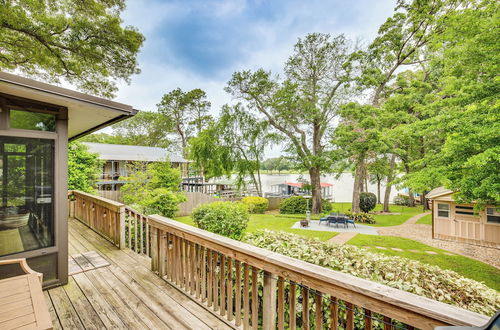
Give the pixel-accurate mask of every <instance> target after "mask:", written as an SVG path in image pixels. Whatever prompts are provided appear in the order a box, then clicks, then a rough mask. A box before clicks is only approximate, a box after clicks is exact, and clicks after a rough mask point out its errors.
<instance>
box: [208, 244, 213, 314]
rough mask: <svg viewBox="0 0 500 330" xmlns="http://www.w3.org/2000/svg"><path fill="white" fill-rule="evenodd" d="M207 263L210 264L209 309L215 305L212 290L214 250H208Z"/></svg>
mask: <svg viewBox="0 0 500 330" xmlns="http://www.w3.org/2000/svg"><path fill="white" fill-rule="evenodd" d="M207 263H208V290H207V299H208V307H211V306H212V303H213V298H212V294H213V290H212V284H213V280H212V277H213V274H214V268H213V267H214V263H213V260H212V250H209V249H207Z"/></svg>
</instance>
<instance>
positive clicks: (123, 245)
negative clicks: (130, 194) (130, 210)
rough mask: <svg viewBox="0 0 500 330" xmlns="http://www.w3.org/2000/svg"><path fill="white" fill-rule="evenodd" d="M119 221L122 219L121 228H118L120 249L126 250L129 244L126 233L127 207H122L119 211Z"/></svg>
mask: <svg viewBox="0 0 500 330" xmlns="http://www.w3.org/2000/svg"><path fill="white" fill-rule="evenodd" d="M119 212H120V213H119V215H118V216H119V219H120V226H119V227H118V230H119V233H118V235H119V241H118V247H119V248H120V249H125V248H126V247H127V243H126V242H125V231H126V227H125V206H121V207H120V211H119Z"/></svg>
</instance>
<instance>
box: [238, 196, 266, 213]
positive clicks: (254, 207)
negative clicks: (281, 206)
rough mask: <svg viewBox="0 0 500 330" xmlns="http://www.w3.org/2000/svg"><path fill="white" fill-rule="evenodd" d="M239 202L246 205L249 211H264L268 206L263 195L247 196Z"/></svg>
mask: <svg viewBox="0 0 500 330" xmlns="http://www.w3.org/2000/svg"><path fill="white" fill-rule="evenodd" d="M241 202H242V203H243V204H245V205H246V206H248V211H249V212H250V213H264V212H266V211H267V208H268V207H269V200H268V199H267V198H264V197H257V196H248V197H244V198H243V199H242V200H241Z"/></svg>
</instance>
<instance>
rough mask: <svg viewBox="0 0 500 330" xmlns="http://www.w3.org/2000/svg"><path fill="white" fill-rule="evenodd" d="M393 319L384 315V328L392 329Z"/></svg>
mask: <svg viewBox="0 0 500 330" xmlns="http://www.w3.org/2000/svg"><path fill="white" fill-rule="evenodd" d="M391 323H392V320H391V318H390V317H388V316H384V330H392V324H391Z"/></svg>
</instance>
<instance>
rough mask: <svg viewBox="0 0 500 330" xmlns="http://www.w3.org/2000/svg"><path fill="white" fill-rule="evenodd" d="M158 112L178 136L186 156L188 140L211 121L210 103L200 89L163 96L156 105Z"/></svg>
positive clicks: (179, 90) (175, 90)
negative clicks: (170, 124) (169, 123)
mask: <svg viewBox="0 0 500 330" xmlns="http://www.w3.org/2000/svg"><path fill="white" fill-rule="evenodd" d="M157 106H158V112H159V113H160V114H162V115H163V116H164V117H165V118H166V119H167V120H168V121H169V122H171V123H172V126H173V131H174V132H175V133H176V134H177V135H178V136H179V140H180V146H179V147H180V149H181V150H182V154H183V156H184V157H185V158H187V156H188V150H187V147H188V142H189V139H190V138H192V137H194V136H195V135H196V134H199V133H200V132H201V131H202V130H203V128H205V127H207V125H208V124H209V123H210V121H211V120H212V117H211V116H210V115H209V111H210V106H211V104H210V102H209V101H208V100H207V95H206V93H205V92H204V91H202V90H201V89H193V90H191V91H189V92H184V91H182V90H181V89H180V88H177V89H174V90H173V91H171V92H169V93H167V94H165V95H163V97H162V99H161V102H160V103H158V104H157Z"/></svg>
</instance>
